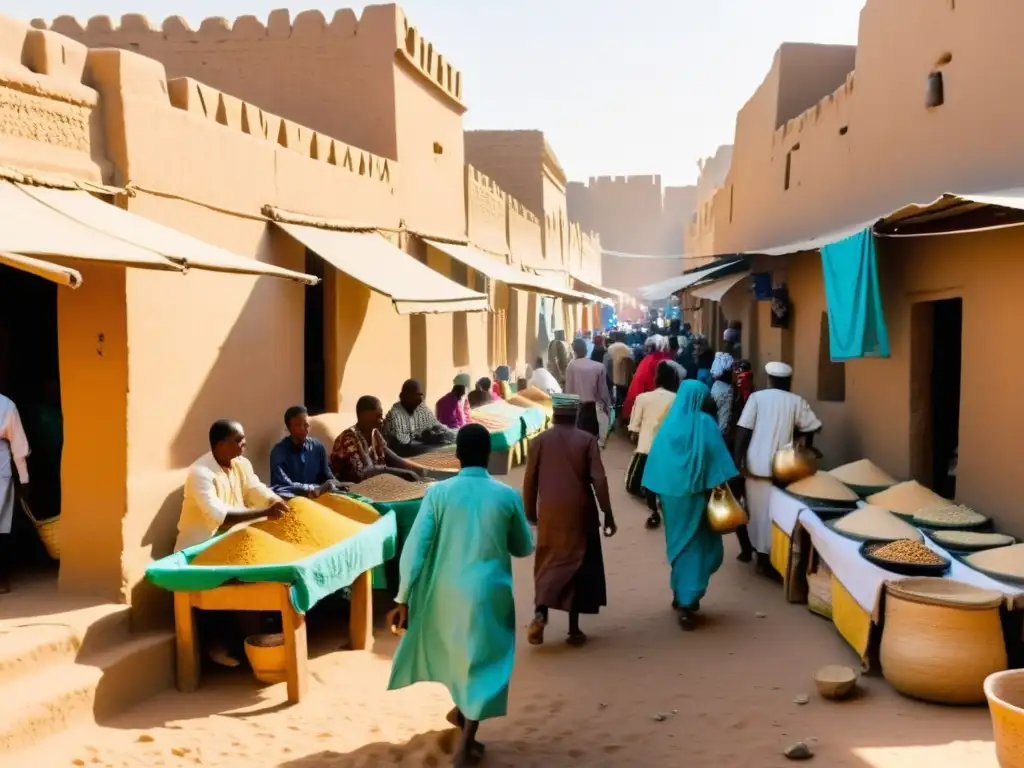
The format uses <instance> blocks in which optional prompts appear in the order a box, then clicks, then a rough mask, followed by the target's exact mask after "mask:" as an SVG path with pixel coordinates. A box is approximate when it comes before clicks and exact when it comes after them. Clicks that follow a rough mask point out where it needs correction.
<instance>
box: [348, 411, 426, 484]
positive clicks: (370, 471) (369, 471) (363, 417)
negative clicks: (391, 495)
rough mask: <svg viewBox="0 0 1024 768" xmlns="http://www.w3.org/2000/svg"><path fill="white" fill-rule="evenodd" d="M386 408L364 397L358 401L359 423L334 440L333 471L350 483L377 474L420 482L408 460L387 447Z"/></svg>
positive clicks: (359, 481)
mask: <svg viewBox="0 0 1024 768" xmlns="http://www.w3.org/2000/svg"><path fill="white" fill-rule="evenodd" d="M383 424H384V409H383V407H382V406H381V404H380V400H378V399H377V398H376V397H373V396H372V395H364V396H363V397H360V398H359V400H358V401H357V402H356V423H355V424H353V425H352V426H351V427H349V428H348V429H346V430H345V431H344V432H342V433H341V434H340V435H338V438H337V439H336V440H335V441H334V449H333V450H332V451H331V462H330V463H331V471H332V472H333V473H334V476H335V477H336V478H338V479H339V480H341V481H342V482H347V483H361V482H362V481H363V480H366V479H367V478H368V477H374V476H375V475H395V476H396V477H401V478H402V479H404V480H410V481H417V480H421V479H422V478H421V477H420V474H419V473H418V472H417V471H416V470H415V468H414V467H413V466H412V465H411V464H410V463H409V462H407V461H405V460H404V459H402V458H401V457H400V456H398V455H397V454H396V453H395V452H394V451H392V450H391V449H390V448H388V446H387V443H385V442H384V436H383V435H381V433H380V428H381V426H383Z"/></svg>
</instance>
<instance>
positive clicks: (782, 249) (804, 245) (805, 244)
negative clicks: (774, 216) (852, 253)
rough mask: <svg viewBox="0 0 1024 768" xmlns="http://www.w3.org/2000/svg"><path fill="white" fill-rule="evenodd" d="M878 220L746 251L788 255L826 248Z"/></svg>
mask: <svg viewBox="0 0 1024 768" xmlns="http://www.w3.org/2000/svg"><path fill="white" fill-rule="evenodd" d="M877 222H878V219H877V218H874V219H870V220H868V221H861V222H858V223H857V224H850V225H848V226H843V227H840V228H838V229H835V230H832V231H830V232H826V233H825V234H822V235H816V236H814V237H810V238H808V239H806V240H798V241H796V242H793V243H789V244H787V245H776V246H772V247H771V248H763V249H755V250H750V251H746V253H747V254H748V255H755V254H756V255H760V256H788V255H789V254H792V253H802V252H803V251H817V250H820V249H822V248H824V247H825V246H826V245H832V243H838V242H839V241H840V240H845V239H846V238H848V237H853V236H854V235H856V234H857V233H858V232H863V231H864V230H865V229H867V228H869V227H873V226H874V225H875V224H876V223H877Z"/></svg>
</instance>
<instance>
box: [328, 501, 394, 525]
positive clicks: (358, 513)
mask: <svg viewBox="0 0 1024 768" xmlns="http://www.w3.org/2000/svg"><path fill="white" fill-rule="evenodd" d="M316 503H317V504H322V505H323V506H325V507H327V508H328V509H329V510H331V511H332V512H337V513H338V514H339V515H343V516H345V517H347V518H348V519H349V520H355V521H356V522H357V523H362V524H363V525H373V524H374V523H375V522H377V521H378V520H380V512H378V511H377V510H376V509H374V508H373V507H371V506H370V505H369V504H366V503H364V502H362V501H359V499H353V498H350V497H349V496H342V495H341V494H338V493H325V494H324V495H323V496H320V497H319V498H317V500H316Z"/></svg>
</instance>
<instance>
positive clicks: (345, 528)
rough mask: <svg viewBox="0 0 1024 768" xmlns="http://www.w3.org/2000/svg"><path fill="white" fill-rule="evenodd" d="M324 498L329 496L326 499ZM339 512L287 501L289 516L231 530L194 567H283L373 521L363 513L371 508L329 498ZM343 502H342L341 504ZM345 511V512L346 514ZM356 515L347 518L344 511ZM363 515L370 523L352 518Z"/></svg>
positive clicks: (306, 501) (307, 501)
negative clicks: (363, 508) (363, 510)
mask: <svg viewBox="0 0 1024 768" xmlns="http://www.w3.org/2000/svg"><path fill="white" fill-rule="evenodd" d="M324 498H325V499H326V498H327V497H324ZM330 499H331V503H332V504H333V505H335V506H337V507H338V508H339V511H338V512H335V511H333V510H332V509H331V508H329V507H328V506H325V505H322V504H319V503H317V502H315V501H311V500H310V499H304V498H297V499H292V500H291V501H289V502H288V513H287V514H285V515H282V516H281V517H279V518H277V519H276V520H261V521H260V522H258V523H253V524H252V525H247V526H245V527H244V528H239V529H238V530H235V531H232V532H231V533H229V534H227V535H226V536H224V537H223V538H222V539H220V540H219V541H217V542H216V543H215V544H213V545H212V546H209V547H207V548H206V549H204V550H203V551H202V552H200V553H199V554H198V555H196V556H195V557H194V558H193V559H192V563H191V564H192V565H216V566H246V565H281V564H284V563H292V562H295V561H296V560H301V559H303V558H304V557H308V556H309V555H312V554H314V553H316V552H320V551H321V550H324V549H327V548H328V547H333V546H334V545H335V544H338V543H340V542H342V541H345V540H346V539H348V538H350V537H352V536H354V535H355V534H357V533H358V532H359V531H361V530H362V529H363V528H365V527H366V525H367V523H368V522H372V520H373V519H375V517H374V518H371V517H370V516H369V515H365V514H362V510H361V508H362V507H367V508H368V509H369V511H370V512H371V513H372V515H374V516H377V513H376V511H375V510H373V508H372V507H368V506H367V505H366V504H363V503H362V502H360V501H357V500H355V499H348V498H345V497H342V496H335V497H330ZM339 500H341V501H339ZM343 510H344V511H343ZM348 510H351V511H353V514H350V515H347V514H345V511H348ZM356 516H361V517H362V519H364V520H366V521H367V522H362V521H360V520H357V519H353V518H354V517H356Z"/></svg>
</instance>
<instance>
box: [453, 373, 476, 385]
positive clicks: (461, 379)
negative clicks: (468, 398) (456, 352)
mask: <svg viewBox="0 0 1024 768" xmlns="http://www.w3.org/2000/svg"><path fill="white" fill-rule="evenodd" d="M471 382H472V379H470V378H469V374H468V373H460V374H459V375H458V376H456V377H455V381H453V382H452V386H455V387H465V388H466V389H469V385H470V383H471Z"/></svg>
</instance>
